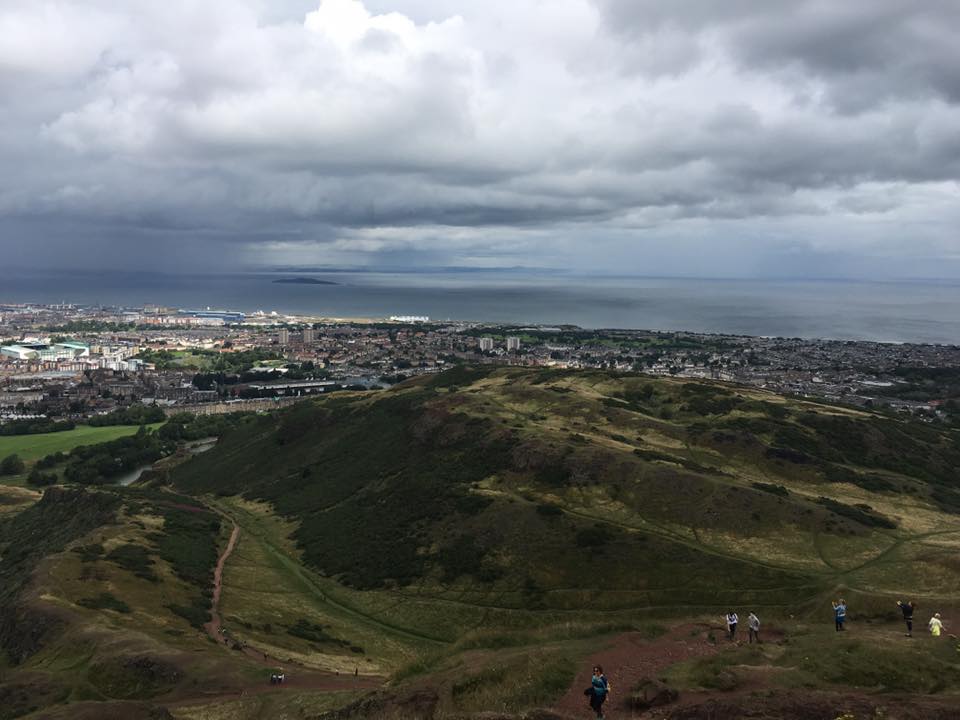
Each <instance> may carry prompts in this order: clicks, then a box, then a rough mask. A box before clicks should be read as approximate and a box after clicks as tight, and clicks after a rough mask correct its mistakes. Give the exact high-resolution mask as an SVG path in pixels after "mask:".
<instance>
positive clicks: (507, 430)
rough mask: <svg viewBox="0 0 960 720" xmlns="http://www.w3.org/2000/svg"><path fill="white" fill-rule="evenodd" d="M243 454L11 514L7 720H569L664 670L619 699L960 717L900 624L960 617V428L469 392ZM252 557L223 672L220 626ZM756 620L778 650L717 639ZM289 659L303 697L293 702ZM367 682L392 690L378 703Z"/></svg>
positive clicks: (19, 498) (366, 396)
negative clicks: (272, 667)
mask: <svg viewBox="0 0 960 720" xmlns="http://www.w3.org/2000/svg"><path fill="white" fill-rule="evenodd" d="M218 432H222V433H223V434H222V436H221V438H220V441H219V442H218V444H217V445H216V447H215V448H214V449H212V450H210V451H208V452H206V453H203V454H201V455H197V456H193V457H188V456H186V455H183V456H178V458H177V461H176V462H175V463H171V465H170V467H169V468H168V469H167V471H166V472H165V473H163V474H157V475H156V478H155V482H164V483H166V482H169V484H170V485H169V486H167V487H155V488H149V489H148V488H139V489H138V488H129V489H120V488H109V487H107V488H103V487H101V488H97V489H82V488H63V487H60V486H55V487H53V488H51V489H48V490H47V492H46V493H45V494H44V496H43V499H42V500H40V501H39V502H38V501H36V497H37V495H36V494H34V493H30V492H27V491H24V490H19V489H9V490H8V491H7V494H6V495H5V496H4V497H0V504H2V505H3V508H2V510H3V512H2V513H0V580H2V581H3V585H2V588H0V612H2V617H4V618H12V620H5V622H4V623H3V624H2V627H0V646H2V649H3V651H4V654H3V658H4V659H3V660H0V698H7V699H8V701H9V702H8V703H7V704H8V705H9V707H10V708H13V710H7V709H3V710H0V719H3V718H6V717H11V718H12V717H19V716H26V715H25V713H26V712H27V711H28V710H30V709H31V708H43V707H47V708H48V711H47V712H49V713H50V714H48V715H46V714H43V713H42V712H41V713H40V714H39V715H36V717H51V718H53V717H81V718H82V717H87V716H89V717H91V718H92V717H107V716H110V715H108V714H104V713H105V712H106V711H107V709H109V710H110V712H113V713H115V715H116V716H117V717H141V716H142V717H164V718H169V717H173V718H184V719H187V718H189V719H190V720H206V719H212V718H225V717H231V718H244V719H249V720H254V719H256V718H276V717H317V718H320V717H324V715H322V713H323V712H325V711H327V710H330V709H332V708H338V707H343V706H347V710H344V711H343V713H342V714H340V715H337V717H357V718H359V717H384V716H389V715H390V713H391V712H392V713H393V714H394V715H395V716H397V717H413V716H421V717H433V718H444V717H462V716H463V715H464V714H466V713H471V712H480V711H491V710H492V711H498V712H503V713H518V712H520V711H522V710H525V709H528V708H530V707H534V706H541V707H554V708H555V709H556V711H557V712H558V713H560V714H559V715H558V716H557V717H567V716H568V715H564V712H565V710H564V708H566V707H567V704H569V703H574V704H573V705H570V707H574V706H575V707H579V704H582V703H581V700H580V699H579V698H577V697H576V695H577V693H578V692H579V691H577V692H574V691H575V690H577V688H576V687H575V685H576V684H577V683H578V682H580V680H581V679H580V677H579V675H576V673H577V672H578V670H579V669H580V668H581V666H584V665H589V663H590V662H592V661H596V660H602V661H603V662H605V663H609V662H618V663H619V662H621V660H615V658H617V657H622V658H629V657H632V656H633V655H634V654H636V653H640V655H641V656H642V657H644V658H648V659H645V660H643V661H642V662H639V661H638V668H640V669H637V670H635V671H634V670H630V672H627V670H626V669H621V670H620V672H621V674H622V677H619V676H618V680H617V682H618V683H620V685H621V686H623V685H624V684H627V685H628V686H627V687H622V691H623V693H624V694H623V695H622V696H620V697H618V702H626V700H627V697H628V696H631V697H632V695H630V692H632V690H633V689H634V686H635V685H636V683H637V682H638V676H637V673H640V672H643V673H646V674H647V675H650V676H651V678H647V680H650V682H653V683H654V684H657V683H660V684H663V683H669V684H670V685H671V687H673V688H677V689H679V690H680V692H681V693H683V694H688V695H689V694H692V695H693V696H695V697H699V696H700V694H703V695H704V697H707V696H710V694H711V693H717V692H723V693H727V692H729V693H732V694H731V695H730V696H729V697H728V699H729V698H734V700H730V702H733V703H734V706H733V709H731V710H729V713H728V715H729V717H739V716H740V715H738V714H737V712H738V710H737V709H736V702H740V700H736V698H741V699H742V698H743V697H746V698H758V697H761V696H762V697H768V696H767V695H765V693H772V694H771V695H769V697H771V698H772V697H773V696H774V695H775V694H776V693H781V694H785V695H784V696H785V697H789V698H794V697H795V696H794V695H791V693H800V695H798V696H797V697H801V699H804V698H807V696H811V693H817V698H819V699H818V702H821V703H822V713H821V714H817V715H803V714H802V712H800V711H797V712H798V713H800V714H794V715H791V714H790V711H788V709H787V708H786V706H784V705H783V704H782V703H781V704H779V705H777V704H775V703H773V701H772V700H770V714H769V715H757V717H798V718H799V717H821V716H823V717H827V716H828V714H829V713H831V712H833V711H834V710H835V709H839V708H843V707H850V708H861V707H867V705H869V703H871V702H874V697H875V695H876V693H885V692H897V693H911V692H923V693H926V694H928V695H929V696H930V703H932V704H931V705H929V706H928V705H924V704H923V703H921V705H922V709H923V710H924V712H928V714H927V715H926V717H949V714H946V715H938V714H937V713H938V712H940V705H939V704H938V703H940V704H942V702H947V703H948V701H952V700H955V699H956V693H957V692H958V691H960V654H958V653H957V652H956V651H955V648H954V645H955V643H954V644H949V642H948V641H947V640H944V643H942V644H939V645H937V644H934V643H930V642H927V640H928V639H924V640H923V642H921V641H920V640H918V642H917V643H916V644H914V645H912V646H910V647H909V648H905V647H902V646H901V644H900V643H898V642H897V639H898V636H899V635H902V632H898V630H897V629H896V628H897V626H896V625H895V624H893V623H894V622H895V621H896V618H897V609H896V606H895V604H894V600H895V599H897V598H900V597H903V596H905V595H907V594H909V595H910V596H912V597H913V599H914V600H916V601H917V602H918V604H919V605H920V607H921V608H923V609H924V612H928V611H929V610H930V609H932V608H936V609H938V610H940V611H942V612H943V613H944V615H945V617H947V618H948V619H949V618H951V617H952V616H953V614H955V613H957V612H958V611H960V601H958V597H957V590H956V589H957V587H960V563H958V561H957V557H958V554H957V553H958V550H960V484H958V480H957V478H956V477H955V470H956V468H958V467H960V435H958V433H957V432H956V431H951V430H948V429H943V428H940V427H938V426H935V425H931V424H927V423H923V422H919V421H915V420H909V419H899V418H893V417H888V416H883V415H879V414H870V413H865V412H859V411H854V410H850V409H847V408H839V407H831V406H826V405H821V404H817V403H811V402H802V401H798V400H794V399H786V398H783V397H779V396H775V395H771V394H766V393H762V392H759V391H755V390H748V389H742V388H736V387H732V386H729V385H721V384H714V383H708V382H690V381H683V380H674V379H651V378H647V377H642V376H626V377H625V376H620V375H614V374H608V373H603V372H568V371H552V370H545V371H537V370H529V369H508V368H497V369H494V368H488V369H469V368H458V369H455V370H452V371H449V372H447V373H444V374H443V375H439V376H434V377H429V378H420V379H417V380H414V381H409V382H407V383H404V384H403V385H400V386H397V387H395V388H393V389H391V390H388V391H383V392H375V393H351V394H338V395H335V396H331V397H327V398H320V399H316V400H309V401H305V402H303V403H301V404H298V405H296V406H294V407H292V408H289V409H286V410H283V411H278V412H275V413H270V414H265V415H259V416H256V415H250V416H246V417H243V418H238V419H237V421H236V422H231V423H224V424H223V427H222V428H220V430H218ZM178 463H179V464H178ZM234 528H237V529H238V535H237V539H236V543H235V546H234V548H233V551H232V554H231V555H230V557H229V559H228V561H227V562H226V564H225V566H224V570H223V586H222V595H221V596H220V602H219V615H220V617H221V618H222V621H223V626H224V627H225V628H226V629H227V635H226V637H227V638H228V639H229V642H228V643H227V644H219V640H218V642H217V643H213V642H211V639H210V638H208V637H207V636H206V635H205V634H204V632H203V631H202V630H201V629H200V626H201V625H202V623H203V622H205V620H206V619H207V618H208V617H209V609H210V598H211V586H212V569H213V565H214V563H215V560H216V555H217V550H218V548H219V550H220V551H222V550H223V548H224V547H225V546H226V544H227V538H228V537H229V536H230V535H231V532H232V531H233V529H234ZM839 594H842V595H844V596H846V597H847V600H848V601H849V603H850V606H851V622H852V623H853V627H854V629H855V630H856V634H851V636H850V637H844V638H842V639H841V638H835V637H834V635H835V633H834V631H833V628H832V624H831V609H830V605H829V601H830V600H831V599H832V598H834V597H836V596H837V595H839ZM728 608H733V609H736V610H737V611H738V612H740V614H741V616H742V617H745V615H746V613H747V612H748V611H749V610H756V611H758V612H759V613H760V614H761V616H762V617H763V618H764V621H765V627H768V628H769V627H774V628H775V630H774V631H773V637H772V638H771V642H770V644H769V645H765V646H764V648H763V650H757V651H754V650H752V649H751V650H749V651H748V650H745V649H742V648H736V647H732V648H729V649H728V648H726V647H725V646H723V644H722V642H718V635H719V630H718V628H719V625H720V622H719V619H720V616H721V614H722V613H723V612H724V611H726V610H727V609H728ZM922 622H925V616H924V619H923V620H922V621H921V620H918V627H919V626H920V625H921V623H922ZM948 627H949V623H948ZM24 628H30V629H31V630H30V631H25V630H24ZM33 629H36V630H37V631H36V632H33ZM624 633H626V634H624ZM899 639H901V640H902V637H901V638H899ZM244 646H248V647H249V648H253V649H255V651H256V652H254V653H253V657H251V656H250V655H249V653H248V654H245V653H243V652H235V651H234V650H233V649H232V648H234V647H236V648H243V647H244ZM624 647H626V648H627V649H626V650H623V652H622V653H621V655H619V656H618V655H617V652H621V651H620V650H617V648H621V649H622V648H624ZM258 653H264V654H266V655H267V656H268V657H269V658H271V660H269V661H266V660H265V662H258V661H257V657H256V656H257V654H258ZM644 653H646V655H644ZM648 656H649V657H648ZM812 656H816V657H817V658H822V661H820V660H818V661H816V662H811V661H810V658H811V657H812ZM608 658H610V659H608ZM273 659H278V660H276V662H278V663H280V662H282V663H283V664H284V666H285V667H287V668H288V669H291V672H292V675H293V676H294V677H297V676H298V675H299V676H300V677H301V678H306V680H304V681H303V682H304V684H303V685H302V686H301V687H299V688H294V687H293V686H291V688H290V689H289V691H285V692H284V693H280V694H273V693H272V692H271V693H266V692H265V689H264V688H263V687H262V685H263V684H265V683H264V672H265V670H264V667H265V663H266V664H267V665H269V664H270V663H272V662H274V660H273ZM622 662H623V663H624V668H627V666H628V665H629V662H628V661H627V660H623V661H622ZM658 663H659V664H658ZM643 668H646V669H643ZM334 672H336V673H339V674H340V677H339V678H337V676H336V675H333V673H334ZM354 673H356V674H357V675H358V676H359V677H360V678H363V677H366V678H369V679H370V682H376V680H375V678H376V677H389V678H391V685H390V687H389V688H388V689H387V690H386V691H385V692H383V693H378V694H375V695H371V696H368V695H363V693H361V692H360V690H359V689H357V690H352V688H351V686H349V685H344V683H343V679H344V678H348V679H352V678H353V675H354ZM630 673H633V674H632V675H631V674H630ZM653 675H655V677H653ZM324 678H330V680H329V681H328V680H325V679H324ZM575 678H576V679H575ZM647 680H644V682H646V681H647ZM636 687H639V685H636ZM247 689H251V692H252V695H251V696H247V697H244V696H243V695H241V694H240V693H241V691H246V690H247ZM334 691H335V692H334ZM638 692H639V691H638ZM570 693H573V696H574V697H573V699H572V700H570V698H568V697H566V696H568V695H570ZM738 693H740V694H739V695H738ZM358 695H363V696H362V697H360V699H359V700H357V701H356V703H354V704H353V705H350V703H351V702H352V701H353V700H355V699H356V698H357V697H358ZM711 697H712V696H711ZM811 697H812V696H811ZM565 698H566V699H565ZM841 700H842V701H843V702H841ZM854 700H855V701H856V702H854ZM847 701H849V703H853V704H846V705H845V704H844V702H847ZM941 701H942V702H941ZM765 702H766V701H765ZM791 702H792V700H791ZM897 702H899V700H898V701H897ZM925 702H926V701H925ZM65 703H68V704H66V705H65ZM565 703H567V704H565ZM857 703H861V704H857ZM948 704H949V703H948ZM897 707H899V705H898V706H897ZM918 707H920V706H918ZM57 708H59V709H57ZM158 708H163V710H162V712H161V711H160V710H158ZM624 708H626V706H624ZM676 712H677V713H680V714H678V715H676V717H678V718H679V717H696V715H683V714H682V708H678V709H677V710H676ZM918 712H919V711H918ZM4 713H6V714H4ZM58 713H59V714H58ZM84 713H87V714H84ZM150 713H154V714H152V715H151V714H150ZM156 713H160V714H156ZM162 713H167V714H166V715H164V714H162ZM857 713H860V710H859V709H857V710H856V712H855V713H854V716H855V717H857V718H858V720H859V717H860V715H859V714H857ZM840 714H841V713H840V712H839V710H838V711H837V712H834V713H833V714H832V715H829V720H833V718H834V717H837V716H839V715H840ZM572 715H574V716H575V715H576V713H575V712H574V713H572ZM726 716H727V715H723V714H722V713H721V714H717V717H726ZM111 717H112V716H111ZM544 717H547V716H544ZM863 717H872V716H871V715H863ZM904 717H912V716H911V715H904ZM917 717H919V715H918V716H917Z"/></svg>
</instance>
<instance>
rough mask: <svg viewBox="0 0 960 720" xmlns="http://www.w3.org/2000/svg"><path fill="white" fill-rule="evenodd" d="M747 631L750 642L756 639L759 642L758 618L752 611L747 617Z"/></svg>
mask: <svg viewBox="0 0 960 720" xmlns="http://www.w3.org/2000/svg"><path fill="white" fill-rule="evenodd" d="M747 631H748V632H749V634H750V642H751V643H752V642H753V641H754V640H756V641H757V642H758V643H759V642H760V618H758V617H757V614H756V613H754V612H752V613H750V615H749V616H748V617H747Z"/></svg>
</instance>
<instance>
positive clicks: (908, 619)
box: [897, 600, 943, 637]
mask: <svg viewBox="0 0 960 720" xmlns="http://www.w3.org/2000/svg"><path fill="white" fill-rule="evenodd" d="M897 607H899V608H900V612H902V613H903V621H904V623H906V625H907V637H913V611H914V610H916V609H917V604H916V603H915V602H913V600H907V602H903V601H901V600H897ZM927 629H928V630H930V634H931V635H933V637H940V635H941V634H942V633H943V621H942V620H941V619H940V613H934V614H933V617H931V618H930V622H928V623H927Z"/></svg>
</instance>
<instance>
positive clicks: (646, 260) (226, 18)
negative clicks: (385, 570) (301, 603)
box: [0, 0, 960, 278]
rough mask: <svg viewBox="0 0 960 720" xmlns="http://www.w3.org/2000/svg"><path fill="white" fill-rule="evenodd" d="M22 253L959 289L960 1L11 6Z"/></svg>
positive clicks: (1, 95)
mask: <svg viewBox="0 0 960 720" xmlns="http://www.w3.org/2000/svg"><path fill="white" fill-rule="evenodd" d="M0 37H2V38H3V41H2V42H0V116H2V118H3V133H2V134H0V167H2V172H0V255H2V257H3V258H4V259H6V260H7V261H8V262H9V263H10V264H12V265H14V266H20V267H38V266H44V265H45V266H58V267H68V266H77V267H106V268H129V269H144V268H153V269H167V270H173V269H179V268H185V267H190V268H192V269H197V268H204V269H209V268H211V267H215V268H236V267H250V266H258V265H265V264H269V265H276V264H293V263H307V264H311V265H316V264H346V265H363V264H370V265H376V266H379V267H383V266H396V267H416V266H426V265H473V266H515V265H520V266H530V267H555V268H571V267H572V268H577V269H581V270H586V271H597V272H613V271H616V272H633V273H646V274H658V273H659V274H694V275H697V274H700V275H748V276H760V277H763V276H783V275H807V276H832V275H845V276H869V277H874V276H879V277H923V276H939V277H952V278H960V234H958V231H957V228H960V189H958V179H960V71H958V70H957V68H960V3H957V2H955V1H954V0H925V1H923V2H916V1H915V0H913V1H911V0H845V1H844V2H842V3H840V2H833V1H829V2H828V1H826V0H816V1H814V0H791V1H786V0H783V1H779V0H764V1H762V2H761V1H749V0H729V1H728V2H723V3H717V2H713V1H712V0H675V1H673V2H669V3H667V2H661V1H659V0H549V1H537V0H529V1H525V2H517V1H516V0H487V1H486V2H472V1H469V0H445V1H441V0H434V1H431V0H396V1H395V2H386V1H385V0H379V1H375V0H367V1H366V2H359V1H358V0H322V2H318V1H317V0H313V1H312V2H301V1H299V0H281V1H279V2H277V1H273V2H270V1H268V0H229V1H227V0H205V2H202V3H198V2H194V1H193V0H163V2H160V1H159V0H124V2H117V1H116V0H39V1H35V0H7V2H4V3H3V4H2V5H0Z"/></svg>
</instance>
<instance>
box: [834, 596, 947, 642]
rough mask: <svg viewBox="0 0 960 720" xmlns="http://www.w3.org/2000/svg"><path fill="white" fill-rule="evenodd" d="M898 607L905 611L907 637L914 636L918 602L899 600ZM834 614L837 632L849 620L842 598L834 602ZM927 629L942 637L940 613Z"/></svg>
mask: <svg viewBox="0 0 960 720" xmlns="http://www.w3.org/2000/svg"><path fill="white" fill-rule="evenodd" d="M897 607H898V608H900V612H902V613H903V622H904V623H905V624H906V626H907V637H913V612H914V610H916V609H917V604H916V603H915V602H913V600H907V601H906V602H904V601H902V600H897ZM833 615H834V619H835V621H836V626H837V632H840V631H841V630H843V629H844V628H843V624H844V623H845V622H846V620H847V603H846V601H845V600H844V599H843V598H840V599H839V600H837V601H836V602H834V603H833ZM927 629H928V630H930V634H931V635H932V636H933V637H940V635H942V634H943V620H941V619H940V613H934V614H933V617H931V618H930V621H929V622H928V623H927Z"/></svg>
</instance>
